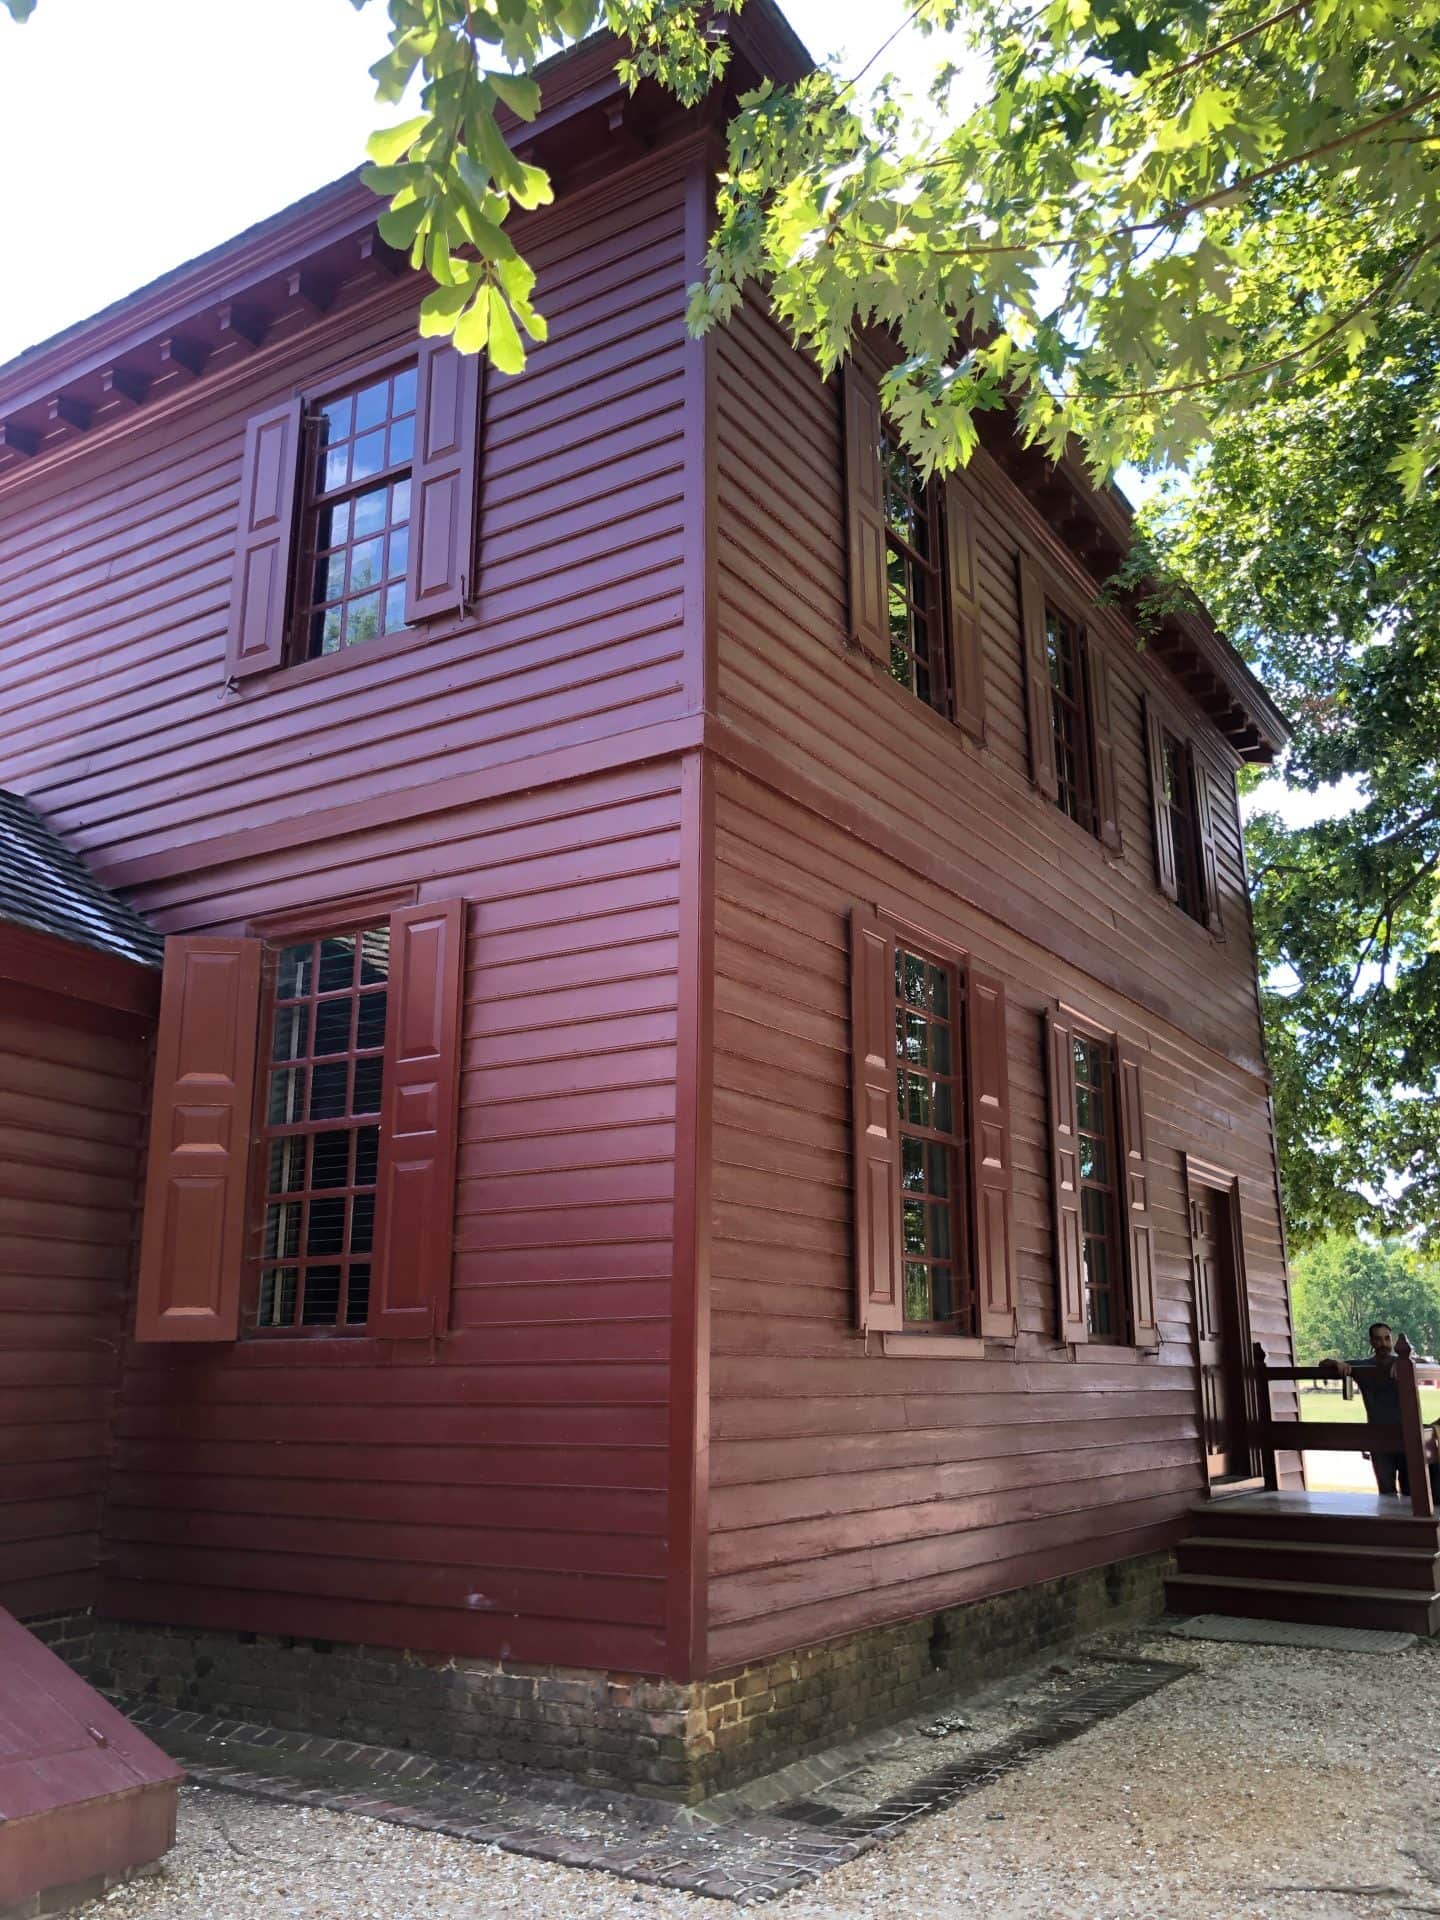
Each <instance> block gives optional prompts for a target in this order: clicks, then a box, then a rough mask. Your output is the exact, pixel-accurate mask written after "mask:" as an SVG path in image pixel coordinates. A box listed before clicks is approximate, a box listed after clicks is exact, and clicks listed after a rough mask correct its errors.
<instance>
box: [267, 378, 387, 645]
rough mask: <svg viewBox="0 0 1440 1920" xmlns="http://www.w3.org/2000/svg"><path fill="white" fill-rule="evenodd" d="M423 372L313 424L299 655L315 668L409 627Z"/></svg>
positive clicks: (337, 400) (327, 409)
mask: <svg viewBox="0 0 1440 1920" xmlns="http://www.w3.org/2000/svg"><path fill="white" fill-rule="evenodd" d="M415 393H416V369H415V367H414V366H413V365H412V366H408V367H402V368H400V369H398V370H397V371H395V372H393V373H386V374H381V375H379V376H378V377H377V378H375V379H371V380H367V381H366V382H365V383H364V384H363V385H361V386H358V387H353V388H350V389H348V390H347V391H345V392H343V393H339V394H336V395H335V396H333V397H332V398H329V399H326V400H323V401H321V402H320V403H319V404H318V405H317V407H316V408H315V410H314V412H313V413H312V414H311V415H310V416H309V421H308V425H309V428H310V438H309V440H308V443H307V454H306V479H305V500H304V510H303V519H302V524H301V538H300V571H299V583H300V590H299V604H298V607H297V620H296V656H297V658H299V659H302V660H316V659H319V658H321V656H323V655H325V654H330V653H338V652H339V651H340V650H341V648H343V647H353V646H358V645H360V644H361V643H362V642H363V641H365V640H373V639H374V638H375V637H376V636H377V635H379V634H382V633H395V632H398V631H399V630H400V629H401V628H403V627H404V625H405V576H406V569H407V567H408V565H409V552H410V471H411V465H412V462H413V460H414V452H415Z"/></svg>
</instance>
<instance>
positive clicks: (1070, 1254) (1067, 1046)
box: [1045, 1013, 1090, 1342]
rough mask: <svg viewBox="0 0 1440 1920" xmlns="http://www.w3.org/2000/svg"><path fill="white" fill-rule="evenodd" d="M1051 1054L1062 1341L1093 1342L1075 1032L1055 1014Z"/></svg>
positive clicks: (1049, 1018) (1048, 1033)
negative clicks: (1077, 1123)
mask: <svg viewBox="0 0 1440 1920" xmlns="http://www.w3.org/2000/svg"><path fill="white" fill-rule="evenodd" d="M1045 1054H1046V1060H1047V1062H1048V1064H1049V1072H1050V1168H1051V1187H1052V1189H1053V1193H1054V1202H1055V1274H1056V1280H1057V1283H1058V1288H1059V1295H1060V1338H1061V1339H1062V1340H1072V1341H1077V1342H1078V1341H1082V1340H1088V1339H1089V1338H1090V1322H1089V1318H1088V1316H1087V1314H1086V1311H1085V1256H1084V1234H1083V1233H1082V1231H1081V1226H1080V1154H1079V1141H1078V1136H1077V1134H1076V1130H1075V1056H1074V1049H1073V1045H1072V1037H1071V1030H1070V1027H1069V1026H1068V1024H1066V1023H1064V1022H1062V1021H1061V1020H1059V1019H1058V1018H1057V1017H1056V1015H1055V1014H1053V1013H1047V1014H1046V1016H1045Z"/></svg>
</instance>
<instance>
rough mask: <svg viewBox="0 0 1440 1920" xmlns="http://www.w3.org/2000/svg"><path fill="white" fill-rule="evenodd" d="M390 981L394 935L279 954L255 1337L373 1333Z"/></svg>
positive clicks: (269, 1030) (269, 998)
mask: <svg viewBox="0 0 1440 1920" xmlns="http://www.w3.org/2000/svg"><path fill="white" fill-rule="evenodd" d="M389 977H390V929H389V926H388V925H381V926H372V927H364V928H360V929H358V930H352V931H347V932H344V933H333V934H328V935H325V936H323V937H321V938H318V939H313V940H302V941H297V942H294V943H291V944H287V945H285V946H283V947H281V948H280V949H279V950H278V952H276V953H274V954H273V960H272V969H271V979H270V983H269V986H268V990H267V993H266V996H265V1003H264V1006H263V1009H262V1021H261V1029H260V1030H261V1033H262V1035H264V1036H265V1038H266V1041H267V1042H268V1046H267V1055H266V1065H265V1068H264V1072H263V1075H262V1081H263V1085H262V1089H261V1102H262V1104H261V1111H260V1119H261V1124H260V1129H259V1133H260V1146H259V1179H260V1183H261V1200H262V1209H263V1211H262V1220H261V1235H260V1289H259V1299H258V1303H257V1308H256V1320H255V1324H256V1327H257V1330H260V1331H273V1330H275V1329H292V1330H293V1329H304V1328H314V1327H335V1328H346V1327H348V1328H363V1326H364V1325H365V1320H366V1315H367V1312H368V1309H369V1303H370V1257H371V1249H372V1246H373V1241H374V1227H375V1183H376V1177H377V1173H378V1167H379V1155H380V1096H381V1087H382V1081H383V1076H384V1050H385V1022H386V1013H387V989H388V983H389Z"/></svg>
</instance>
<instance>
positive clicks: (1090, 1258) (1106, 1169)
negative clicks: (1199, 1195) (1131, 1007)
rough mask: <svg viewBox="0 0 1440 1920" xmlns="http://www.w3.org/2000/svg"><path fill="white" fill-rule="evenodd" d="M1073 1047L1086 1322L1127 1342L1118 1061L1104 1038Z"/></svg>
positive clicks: (1078, 1039) (1104, 1336) (1082, 1038)
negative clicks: (1118, 1141) (1116, 1082)
mask: <svg viewBox="0 0 1440 1920" xmlns="http://www.w3.org/2000/svg"><path fill="white" fill-rule="evenodd" d="M1071 1044H1072V1051H1073V1056H1074V1063H1075V1131H1076V1138H1077V1144H1078V1148H1079V1159H1080V1231H1081V1255H1082V1260H1083V1268H1084V1276H1085V1313H1086V1320H1087V1323H1088V1326H1089V1332H1090V1338H1091V1339H1092V1340H1113V1341H1124V1340H1125V1339H1126V1338H1127V1333H1128V1330H1127V1327H1126V1320H1125V1299H1124V1276H1123V1272H1122V1268H1121V1258H1120V1188H1119V1156H1118V1153H1117V1150H1116V1128H1115V1094H1114V1063H1113V1058H1112V1054H1111V1050H1110V1048H1109V1047H1108V1046H1106V1044H1105V1043H1104V1042H1103V1041H1101V1040H1092V1039H1090V1038H1088V1036H1086V1035H1085V1034H1080V1033H1077V1034H1075V1035H1074V1037H1073V1040H1072V1043H1071Z"/></svg>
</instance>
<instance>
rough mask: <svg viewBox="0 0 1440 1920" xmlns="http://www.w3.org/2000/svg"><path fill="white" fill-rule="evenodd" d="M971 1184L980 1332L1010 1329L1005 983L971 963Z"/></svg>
mask: <svg viewBox="0 0 1440 1920" xmlns="http://www.w3.org/2000/svg"><path fill="white" fill-rule="evenodd" d="M966 1011H967V1015H968V1019H967V1030H966V1038H967V1039H968V1041H969V1043H970V1044H969V1059H968V1060H967V1062H966V1065H967V1068H968V1071H969V1086H968V1088H967V1092H968V1096H969V1106H970V1183H971V1189H972V1205H973V1210H974V1214H975V1298H976V1302H977V1305H978V1309H979V1311H978V1316H977V1318H978V1331H979V1332H980V1333H982V1334H983V1335H985V1336H986V1337H987V1338H988V1339H992V1340H1005V1339H1009V1338H1010V1337H1011V1336H1012V1335H1013V1334H1014V1332H1015V1299H1016V1294H1015V1230H1014V1221H1013V1214H1014V1203H1013V1195H1012V1186H1013V1174H1012V1163H1011V1155H1010V1060H1009V1048H1008V1045H1007V1036H1006V1032H1005V987H1004V984H1003V982H1001V981H999V980H996V979H993V978H992V977H991V976H990V975H989V974H986V973H977V972H975V970H974V969H973V968H972V969H971V971H970V975H969V978H968V981H967V983H966Z"/></svg>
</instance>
